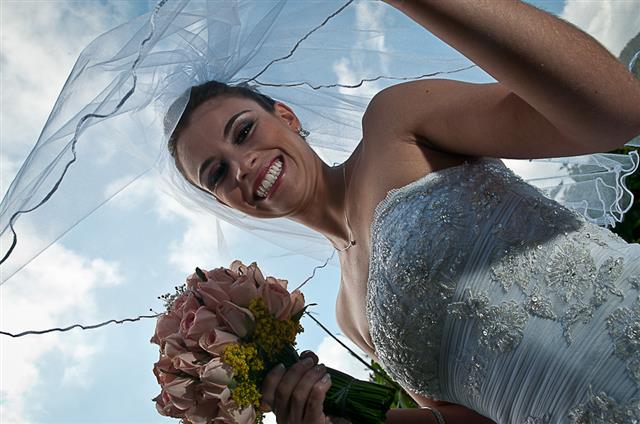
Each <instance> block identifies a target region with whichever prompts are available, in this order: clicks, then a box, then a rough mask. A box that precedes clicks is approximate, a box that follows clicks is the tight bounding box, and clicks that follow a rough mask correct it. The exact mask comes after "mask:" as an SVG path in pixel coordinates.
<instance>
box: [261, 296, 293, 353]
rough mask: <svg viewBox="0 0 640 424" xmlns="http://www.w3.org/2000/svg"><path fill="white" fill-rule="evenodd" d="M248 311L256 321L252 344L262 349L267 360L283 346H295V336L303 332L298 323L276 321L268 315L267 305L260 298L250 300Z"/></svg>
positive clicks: (288, 320) (287, 320) (290, 320)
mask: <svg viewBox="0 0 640 424" xmlns="http://www.w3.org/2000/svg"><path fill="white" fill-rule="evenodd" d="M249 310H250V311H251V313H252V314H253V316H254V317H255V320H256V321H255V322H256V327H255V330H254V333H253V342H254V343H255V344H257V345H258V346H260V347H261V348H262V349H264V351H265V353H266V354H267V355H268V356H269V359H273V357H274V356H275V355H276V354H277V353H278V352H280V351H282V349H284V347H285V346H287V345H290V346H295V344H296V334H298V333H301V332H302V330H303V329H302V325H300V323H299V322H297V321H294V320H292V319H286V320H279V319H277V318H276V317H274V316H273V315H272V314H270V313H269V311H268V310H267V305H265V303H264V300H262V299H260V298H255V299H253V300H251V302H250V303H249Z"/></svg>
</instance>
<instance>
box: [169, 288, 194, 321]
mask: <svg viewBox="0 0 640 424" xmlns="http://www.w3.org/2000/svg"><path fill="white" fill-rule="evenodd" d="M199 307H200V302H199V301H198V298H197V296H196V294H195V292H194V291H192V290H188V291H186V292H184V293H182V294H181V295H180V296H179V297H178V298H177V299H176V300H175V301H174V302H173V306H172V307H171V312H173V313H174V314H176V315H177V316H178V317H180V318H181V319H182V317H183V316H184V315H185V314H186V313H187V312H189V311H195V310H196V309H198V308H199Z"/></svg>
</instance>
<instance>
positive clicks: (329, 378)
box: [321, 373, 331, 384]
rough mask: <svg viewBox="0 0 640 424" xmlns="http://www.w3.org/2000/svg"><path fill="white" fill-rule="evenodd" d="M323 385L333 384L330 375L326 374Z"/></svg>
mask: <svg viewBox="0 0 640 424" xmlns="http://www.w3.org/2000/svg"><path fill="white" fill-rule="evenodd" d="M321 381H322V384H328V383H330V382H331V376H330V375H329V373H326V374H325V375H324V377H322V380H321Z"/></svg>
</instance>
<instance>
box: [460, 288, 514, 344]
mask: <svg viewBox="0 0 640 424" xmlns="http://www.w3.org/2000/svg"><path fill="white" fill-rule="evenodd" d="M463 297H464V300H463V301H462V302H452V303H451V304H450V305H449V307H448V312H449V315H451V316H452V317H454V318H456V319H472V320H475V328H476V331H478V333H479V337H478V339H479V341H480V344H481V345H482V346H484V347H486V348H488V349H489V350H492V351H494V352H499V353H504V352H509V351H511V350H512V349H513V348H514V347H516V346H517V345H518V343H520V340H522V332H523V330H524V326H525V324H526V323H527V314H526V313H525V311H524V310H523V309H522V307H521V306H520V305H519V304H518V303H516V302H514V301H511V302H502V303H501V304H499V305H489V296H488V295H487V293H478V294H474V293H472V292H471V291H469V290H467V291H465V294H464V296H463Z"/></svg>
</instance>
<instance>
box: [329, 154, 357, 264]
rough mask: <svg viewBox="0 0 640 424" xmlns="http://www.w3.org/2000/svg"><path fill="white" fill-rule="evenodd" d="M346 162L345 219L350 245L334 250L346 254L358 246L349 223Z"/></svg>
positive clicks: (344, 181) (344, 177)
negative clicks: (345, 252)
mask: <svg viewBox="0 0 640 424" xmlns="http://www.w3.org/2000/svg"><path fill="white" fill-rule="evenodd" d="M345 164H346V162H343V163H342V165H341V166H342V181H343V183H344V217H345V220H346V221H347V230H349V243H348V244H347V245H346V246H345V247H343V248H342V249H338V248H337V247H335V246H334V248H335V249H336V250H337V251H338V252H344V251H346V250H348V249H351V248H352V247H353V246H355V245H356V241H355V240H354V239H353V231H351V223H350V222H349V214H347V172H346V170H345V168H346V166H345Z"/></svg>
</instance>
